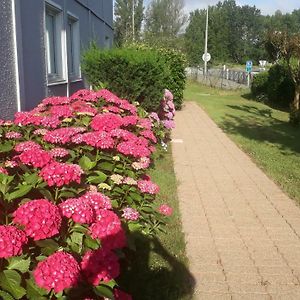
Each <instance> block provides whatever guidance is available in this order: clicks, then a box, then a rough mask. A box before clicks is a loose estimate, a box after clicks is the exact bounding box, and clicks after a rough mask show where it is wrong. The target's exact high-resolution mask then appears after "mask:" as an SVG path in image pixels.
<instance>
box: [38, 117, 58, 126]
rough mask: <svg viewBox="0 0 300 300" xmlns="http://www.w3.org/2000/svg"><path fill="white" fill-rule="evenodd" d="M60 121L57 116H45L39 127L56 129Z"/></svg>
mask: <svg viewBox="0 0 300 300" xmlns="http://www.w3.org/2000/svg"><path fill="white" fill-rule="evenodd" d="M60 123H61V121H60V120H59V117H58V116H45V117H43V118H42V120H41V125H43V126H45V127H50V128H57V127H58V126H59V125H60Z"/></svg>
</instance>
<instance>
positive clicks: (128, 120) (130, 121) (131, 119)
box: [122, 116, 139, 127]
mask: <svg viewBox="0 0 300 300" xmlns="http://www.w3.org/2000/svg"><path fill="white" fill-rule="evenodd" d="M138 120H139V117H138V116H126V117H124V118H123V119H122V126H125V127H127V126H130V125H136V124H137V122H138Z"/></svg>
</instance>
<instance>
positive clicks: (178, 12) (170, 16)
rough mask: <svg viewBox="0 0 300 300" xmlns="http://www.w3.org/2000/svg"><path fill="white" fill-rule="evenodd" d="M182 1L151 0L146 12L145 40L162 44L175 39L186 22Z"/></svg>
mask: <svg viewBox="0 0 300 300" xmlns="http://www.w3.org/2000/svg"><path fill="white" fill-rule="evenodd" d="M183 9H184V0H152V2H150V4H149V6H148V9H147V11H146V18H145V19H146V20H145V39H146V41H147V42H150V43H153V42H155V41H156V42H159V43H164V42H166V41H167V40H172V39H176V38H177V37H178V34H179V33H180V31H181V30H182V28H183V26H184V25H185V23H186V21H187V17H186V15H185V13H184V10H183Z"/></svg>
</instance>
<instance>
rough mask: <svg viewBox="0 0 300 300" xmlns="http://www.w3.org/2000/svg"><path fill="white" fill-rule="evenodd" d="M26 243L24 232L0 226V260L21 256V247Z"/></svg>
mask: <svg viewBox="0 0 300 300" xmlns="http://www.w3.org/2000/svg"><path fill="white" fill-rule="evenodd" d="M26 243H27V237H26V234H25V233H24V231H22V230H20V229H18V228H17V227H15V226H11V225H0V258H8V257H12V256H17V255H21V254H22V247H23V246H24V245H25V244H26Z"/></svg>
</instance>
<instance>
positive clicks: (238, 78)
mask: <svg viewBox="0 0 300 300" xmlns="http://www.w3.org/2000/svg"><path fill="white" fill-rule="evenodd" d="M186 73H187V76H188V77H189V78H191V79H193V80H197V81H198V82H201V83H203V84H205V85H209V86H211V87H218V88H222V89H242V88H243V89H246V88H248V73H247V72H244V71H237V70H230V69H217V68H212V69H209V70H208V71H207V74H206V76H205V75H204V70H203V68H187V69H186ZM251 80H252V75H251V74H250V82H251Z"/></svg>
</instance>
